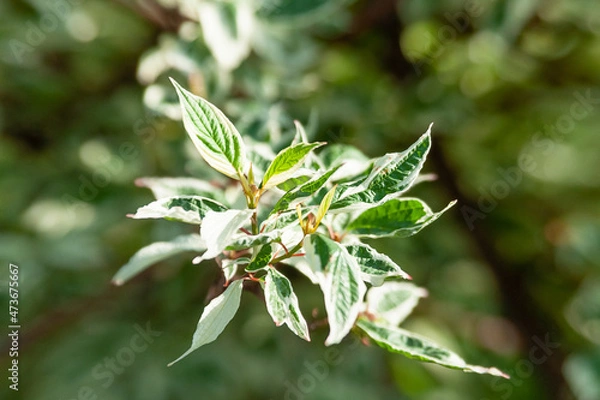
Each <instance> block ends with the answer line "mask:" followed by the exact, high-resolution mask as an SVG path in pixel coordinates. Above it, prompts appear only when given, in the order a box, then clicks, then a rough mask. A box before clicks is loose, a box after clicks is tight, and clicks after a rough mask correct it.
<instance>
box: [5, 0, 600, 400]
mask: <svg viewBox="0 0 600 400" xmlns="http://www.w3.org/2000/svg"><path fill="white" fill-rule="evenodd" d="M0 59H1V64H0V100H1V103H0V133H1V139H0V140H1V141H0V210H1V211H0V226H1V231H0V258H1V259H2V263H3V266H2V269H1V271H2V272H1V274H0V280H1V284H2V290H1V291H0V292H1V297H2V299H3V303H2V304H8V264H9V263H13V264H17V265H18V266H19V267H20V315H19V319H20V322H21V325H22V329H21V335H20V349H19V350H20V355H19V360H20V391H19V392H18V393H15V392H13V391H10V390H9V389H8V383H7V382H8V381H7V379H6V376H4V375H3V377H2V381H3V382H4V383H3V384H2V385H1V388H0V397H2V398H23V399H35V400H38V399H61V400H72V399H116V400H118V399H129V400H135V399H143V400H151V399H232V400H235V399H245V400H251V399H294V400H296V399H315V400H317V399H319V400H320V399H323V400H325V399H331V400H336V399H419V400H438V399H439V400H442V399H443V400H453V399H476V400H484V399H490V400H493V399H513V400H517V399H580V400H597V399H600V263H599V262H598V260H599V259H600V226H599V225H598V220H599V216H600V207H599V206H598V202H599V197H598V194H599V192H598V189H599V187H600V173H599V171H600V156H599V153H598V152H599V149H600V135H599V132H598V126H600V113H599V112H598V111H599V107H600V86H599V84H600V73H599V71H600V7H599V6H598V4H597V2H596V1H594V0H544V1H542V0H511V1H500V0H497V1H493V0H480V1H477V0H456V1H454V0H444V1H438V2H434V1H418V0H399V1H395V0H392V1H388V0H378V1H369V0H356V1H353V0H303V1H292V0H267V1H260V0H232V1H227V2H217V1H201V0H160V1H159V0H156V1H135V0H113V1H97V0H48V1H45V0H4V1H2V2H0ZM168 76H173V77H175V78H176V79H178V80H179V81H180V82H182V83H186V86H188V87H190V88H191V89H192V90H193V91H195V92H196V93H198V94H200V95H203V96H205V97H207V98H209V99H210V100H211V101H212V102H214V103H215V104H217V105H218V106H219V107H222V108H223V109H224V110H225V111H226V113H227V114H228V115H229V116H230V117H231V119H232V120H233V121H234V122H235V124H236V126H237V127H238V129H239V130H240V132H241V133H242V134H243V135H244V136H245V139H247V140H251V138H255V139H258V140H265V139H266V140H269V141H270V142H271V143H272V145H273V146H274V147H275V148H280V147H281V146H283V145H285V144H286V141H287V140H289V139H290V134H291V132H292V127H293V124H292V121H293V119H298V120H300V121H302V122H303V123H304V124H306V125H307V126H308V130H309V132H310V133H311V135H312V137H313V138H314V139H318V140H326V141H328V142H329V143H350V144H354V145H356V146H357V147H359V148H360V149H361V150H363V151H364V152H365V153H366V154H368V155H369V156H377V155H381V154H383V153H385V152H391V151H401V150H403V149H404V148H406V147H408V145H410V144H411V143H412V142H413V141H414V140H415V139H416V138H417V137H418V135H420V134H421V133H422V132H424V131H425V130H426V128H427V126H428V124H429V123H430V122H431V121H433V122H435V125H434V129H433V140H434V149H433V152H432V154H431V155H430V158H429V160H428V162H427V163H426V172H428V173H432V174H435V175H436V176H437V180H435V181H433V182H427V183H424V184H421V185H418V186H417V187H416V188H415V189H414V190H413V192H411V194H414V195H416V196H419V197H422V198H423V199H425V200H426V201H427V202H428V203H429V204H431V206H432V208H434V209H439V208H441V207H442V206H443V205H445V204H447V203H448V201H450V200H451V199H458V200H459V204H458V205H457V206H455V207H454V208H453V209H452V210H451V211H450V212H449V213H447V214H446V215H445V216H444V217H443V218H441V219H440V220H439V221H438V222H436V223H435V224H434V225H432V226H431V227H429V228H428V229H426V230H425V231H424V232H422V233H421V234H419V235H417V236H415V237H412V238H408V239H399V240H398V239H393V240H382V241H378V242H376V243H375V245H376V247H378V248H379V249H381V250H383V251H385V252H387V253H388V254H390V256H391V257H392V258H393V259H394V260H396V261H397V262H398V263H399V264H400V265H401V266H402V267H403V268H404V269H405V270H406V271H408V272H409V273H410V274H411V275H412V276H413V277H414V281H415V283H417V284H418V285H420V286H423V287H425V288H427V289H428V290H429V293H430V295H429V297H428V298H427V299H424V300H423V301H422V303H421V304H420V305H419V307H418V308H417V309H416V312H415V313H414V315H413V316H412V317H410V318H409V320H408V321H407V322H406V326H407V327H409V328H410V329H412V330H415V331H417V332H420V333H423V334H425V335H428V336H430V337H432V338H434V339H436V340H437V341H439V342H440V343H442V344H444V345H446V346H448V347H450V348H452V349H454V350H456V351H457V352H458V353H459V354H461V355H464V357H465V359H467V361H469V362H471V363H475V364H482V365H495V366H497V367H499V368H501V369H503V370H505V371H507V372H508V373H510V374H511V375H512V376H513V379H512V380H510V381H501V380H499V379H496V378H493V377H489V376H479V375H472V374H463V373H460V372H457V371H452V370H446V369H443V368H440V367H437V366H432V365H428V364H421V363H418V362H415V361H410V360H407V359H404V358H403V357H401V356H399V355H392V354H387V353H385V352H384V351H383V350H382V349H379V348H376V347H365V346H363V345H362V344H357V343H356V342H355V341H354V340H353V339H352V338H348V339H347V340H346V341H345V342H344V343H343V344H341V345H340V346H337V350H338V351H339V358H338V360H339V361H340V362H339V363H331V362H330V361H328V360H327V359H326V358H325V351H326V348H325V347H324V346H323V344H322V343H323V340H324V337H325V335H326V333H327V332H326V329H321V330H318V331H316V332H315V333H314V338H313V343H310V344H309V343H305V342H303V341H301V340H299V339H298V338H296V337H295V336H293V334H291V332H289V331H288V330H286V329H285V328H279V329H278V328H275V327H274V326H273V324H272V322H271V320H270V318H269V316H268V314H267V313H266V312H265V310H264V308H265V307H264V305H263V304H262V303H261V302H260V301H259V300H258V299H256V298H255V297H253V296H252V295H251V294H250V293H245V294H244V301H243V302H242V303H243V306H242V309H241V312H240V313H238V315H237V316H236V318H235V319H234V321H233V323H232V325H230V326H229V327H228V328H227V329H226V331H225V332H224V334H223V335H222V336H221V337H220V338H219V340H217V341H216V342H215V343H213V344H211V345H209V346H207V347H205V348H202V349H201V350H199V351H197V352H195V353H194V354H193V355H192V356H190V357H188V358H186V359H185V360H184V361H182V362H180V363H178V364H177V365H175V366H173V367H171V368H167V367H166V364H167V363H168V362H169V361H172V360H173V359H174V358H176V357H177V356H179V355H180V353H182V352H183V350H185V349H186V348H187V347H188V344H189V341H190V338H191V334H192V333H193V330H194V328H195V324H196V322H197V319H198V317H199V315H200V313H201V311H202V308H203V306H204V304H205V299H206V296H207V291H208V290H209V288H210V286H211V285H212V283H213V282H214V281H215V279H217V278H218V270H217V268H216V267H215V266H214V265H212V264H210V263H205V264H202V265H200V266H193V265H191V262H190V260H191V258H192V256H193V255H191V254H190V255H189V257H178V258H175V259H172V260H170V261H168V262H162V263H160V265H157V266H155V267H153V268H152V269H151V270H149V271H147V272H146V273H144V274H143V275H141V276H140V277H138V278H136V279H135V280H134V281H132V282H131V283H128V284H127V285H125V286H123V287H119V288H115V287H112V286H111V285H110V283H109V282H110V278H111V277H112V275H113V274H114V273H115V272H116V270H117V269H118V268H119V267H120V266H121V265H123V264H124V263H125V262H126V261H127V260H128V259H129V257H130V256H131V255H132V254H133V253H134V252H135V251H136V250H137V249H139V248H140V247H142V246H144V245H146V244H149V243H151V242H152V241H156V240H162V239H169V238H172V237H173V236H174V235H176V234H179V233H182V232H190V229H191V228H190V227H188V226H181V225H179V224H177V223H169V222H164V221H134V220H130V219H127V218H126V217H125V214H127V213H129V212H133V211H135V210H136V209H137V207H139V206H142V205H144V204H146V203H148V202H150V201H151V193H150V192H149V191H147V190H145V189H142V188H138V187H136V186H135V185H134V180H135V178H136V177H140V176H204V175H205V174H206V167H205V165H204V164H203V163H202V161H201V160H200V159H199V157H198V155H197V154H196V153H195V151H194V149H193V148H192V146H191V145H190V143H188V139H187V138H186V135H185V133H184V131H183V128H182V126H181V123H180V122H178V121H174V120H172V119H170V118H168V117H169V116H174V115H176V112H177V108H176V106H175V103H174V100H175V93H174V91H173V90H172V88H171V87H170V86H169V84H168V80H167V77H168ZM192 229H193V228H192ZM296 278H297V280H296V283H295V287H296V288H297V291H298V292H299V295H298V297H299V298H300V300H301V306H302V308H303V309H304V311H305V315H310V313H311V309H312V308H313V307H315V306H318V305H319V304H320V303H319V297H320V295H319V292H318V291H317V290H316V288H315V287H313V286H311V285H310V284H309V282H308V281H307V280H305V279H304V278H301V277H300V276H298V277H296ZM3 309H5V310H6V309H7V308H6V307H3ZM5 316H6V318H5ZM2 321H6V323H4V322H3V325H4V326H8V315H7V311H4V315H3V317H2ZM3 330H8V328H3ZM140 331H146V333H145V334H144V335H141V334H140V333H139V332H140ZM140 343H141V344H140ZM8 347H9V342H8V341H7V337H6V336H5V335H4V339H3V340H2V353H1V354H0V367H1V368H0V369H1V370H2V371H5V372H4V373H3V374H6V375H8V373H7V372H6V371H7V368H8V367H9V362H10V359H9V357H8ZM115 360H116V361H115ZM334 364H336V365H334Z"/></svg>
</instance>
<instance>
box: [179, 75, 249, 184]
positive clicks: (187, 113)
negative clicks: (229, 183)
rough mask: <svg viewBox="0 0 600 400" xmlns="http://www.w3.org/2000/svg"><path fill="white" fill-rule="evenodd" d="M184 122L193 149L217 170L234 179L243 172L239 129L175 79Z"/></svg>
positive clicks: (242, 151)
mask: <svg viewBox="0 0 600 400" xmlns="http://www.w3.org/2000/svg"><path fill="white" fill-rule="evenodd" d="M171 82H172V83H173V86H175V89H176V90H177V95H178V96H179V102H180V103H181V111H182V115H183V124H184V126H185V130H186V131H187V133H188V135H189V136H190V138H191V139H192V142H193V143H194V145H195V146H196V149H198V151H199V152H200V155H201V156H202V158H204V160H205V161H206V162H207V163H208V164H209V165H210V166H211V167H213V168H214V169H216V170H217V171H219V172H221V173H223V174H225V175H227V176H229V177H230V178H233V179H239V172H245V171H246V163H247V161H246V149H245V146H244V142H243V140H242V137H241V136H240V134H239V132H238V131H237V129H236V128H235V126H233V124H232V123H231V121H230V120H229V119H228V118H227V117H226V116H225V114H223V112H222V111H221V110H219V109H218V108H217V107H216V106H214V105H213V104H211V103H209V102H208V101H207V100H205V99H203V98H201V97H199V96H196V95H194V94H192V93H190V92H188V91H187V90H185V89H184V88H183V87H181V86H180V85H179V84H178V83H177V82H176V81H175V80H173V79H171Z"/></svg>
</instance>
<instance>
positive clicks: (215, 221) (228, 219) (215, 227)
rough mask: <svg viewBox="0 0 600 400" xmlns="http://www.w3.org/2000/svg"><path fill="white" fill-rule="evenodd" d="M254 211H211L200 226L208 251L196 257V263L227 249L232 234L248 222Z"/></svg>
mask: <svg viewBox="0 0 600 400" xmlns="http://www.w3.org/2000/svg"><path fill="white" fill-rule="evenodd" d="M252 212H253V211H252V210H227V211H225V212H209V213H208V214H207V215H206V217H205V218H204V223H203V224H202V226H200V236H201V237H202V239H204V242H205V243H206V252H205V253H204V254H203V255H202V256H201V257H199V258H196V259H194V263H199V262H201V261H203V260H210V259H211V258H215V257H216V256H217V255H219V253H221V252H222V251H223V250H225V247H226V246H227V244H228V243H229V241H230V238H231V236H232V235H233V234H234V233H236V232H237V231H238V230H239V229H240V228H241V227H242V226H244V225H245V224H246V223H247V222H248V219H249V218H250V216H251V215H252Z"/></svg>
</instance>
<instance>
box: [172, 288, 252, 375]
mask: <svg viewBox="0 0 600 400" xmlns="http://www.w3.org/2000/svg"><path fill="white" fill-rule="evenodd" d="M243 282H244V281H243V280H241V279H240V280H237V281H234V282H232V283H231V284H229V286H228V287H227V289H225V292H223V293H222V294H221V295H220V296H218V297H216V298H214V299H213V300H212V301H211V302H210V303H208V305H207V306H206V307H205V308H204V311H203V312H202V316H200V320H199V321H198V326H197V327H196V331H195V332H194V335H193V337H192V345H191V346H190V348H189V349H188V350H187V351H186V352H185V353H183V354H182V355H181V356H180V357H179V358H178V359H176V360H175V361H173V362H171V363H169V366H171V365H173V364H175V363H176V362H178V361H180V360H182V359H183V358H185V357H186V356H188V355H189V354H190V353H191V352H192V351H194V350H196V349H198V348H199V347H201V346H204V345H205V344H208V343H210V342H213V341H214V340H215V339H216V338H217V337H218V336H219V335H220V334H221V333H222V332H223V330H225V327H226V326H227V324H229V322H230V321H231V320H232V319H233V317H234V316H235V313H236V312H237V310H238V308H239V307H240V298H241V296H242V288H243Z"/></svg>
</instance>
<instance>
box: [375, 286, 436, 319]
mask: <svg viewBox="0 0 600 400" xmlns="http://www.w3.org/2000/svg"><path fill="white" fill-rule="evenodd" d="M425 296H427V290H425V289H423V288H420V287H418V286H415V285H413V284H412V283H408V282H385V283H384V284H383V285H382V286H379V287H372V288H371V289H369V291H368V292H367V311H368V312H369V313H371V314H373V315H375V317H376V318H381V319H383V320H385V322H386V325H390V326H398V325H399V324H400V323H401V322H402V321H404V320H405V319H406V317H408V316H409V315H410V313H411V312H412V310H413V309H414V308H415V307H416V306H417V303H418V302H419V299H421V298H422V297H425Z"/></svg>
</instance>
